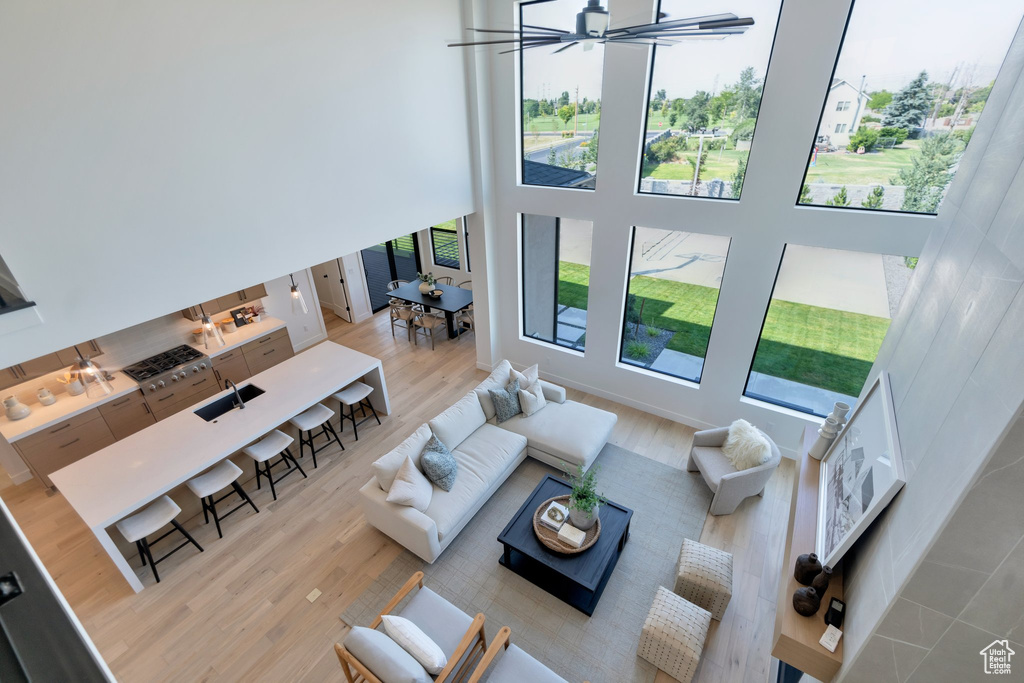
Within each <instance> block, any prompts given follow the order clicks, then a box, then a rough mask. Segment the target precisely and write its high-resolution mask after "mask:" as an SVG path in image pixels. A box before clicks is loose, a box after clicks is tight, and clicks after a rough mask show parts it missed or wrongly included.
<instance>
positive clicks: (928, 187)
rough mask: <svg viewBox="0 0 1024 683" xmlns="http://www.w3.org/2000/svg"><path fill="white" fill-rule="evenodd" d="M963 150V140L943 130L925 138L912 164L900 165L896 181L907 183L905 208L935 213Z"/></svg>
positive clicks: (904, 197) (894, 179)
mask: <svg viewBox="0 0 1024 683" xmlns="http://www.w3.org/2000/svg"><path fill="white" fill-rule="evenodd" d="M962 151H963V146H962V143H961V142H960V141H959V140H958V139H957V138H956V137H955V136H953V135H951V134H949V133H944V134H942V135H936V136H934V137H930V138H927V139H925V141H924V142H922V143H921V147H920V149H918V152H917V153H916V154H914V155H913V156H912V157H910V166H909V167H907V168H901V169H900V171H899V177H898V179H897V178H893V179H892V181H891V182H892V184H893V185H904V186H906V192H905V194H904V195H903V204H902V206H900V208H901V209H902V210H903V211H913V212H915V213H935V211H936V210H937V209H938V208H939V202H941V201H942V193H943V191H944V190H945V189H946V186H947V185H949V181H950V180H952V178H953V174H952V173H950V172H949V169H950V168H952V166H953V164H954V163H956V161H957V160H958V159H959V157H960V153H961V152H962Z"/></svg>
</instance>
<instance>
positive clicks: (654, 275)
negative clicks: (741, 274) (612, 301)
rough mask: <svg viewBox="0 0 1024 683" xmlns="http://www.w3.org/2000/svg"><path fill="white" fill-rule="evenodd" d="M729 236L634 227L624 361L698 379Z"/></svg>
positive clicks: (715, 304) (625, 318)
mask: <svg viewBox="0 0 1024 683" xmlns="http://www.w3.org/2000/svg"><path fill="white" fill-rule="evenodd" d="M728 253H729V238H728V237H719V236H715V235H700V234H697V233H692V232H678V231H674V230H659V229H655V228H640V227H637V228H633V241H632V257H631V259H630V271H629V284H628V290H627V294H626V312H625V315H623V327H622V348H621V350H620V357H619V359H620V360H621V361H622V362H623V363H627V364H629V365H635V366H638V367H642V368H647V369H649V370H653V371H654V372H660V373H662V374H665V375H669V376H671V377H678V378H680V379H686V380H690V381H692V382H700V376H701V372H702V370H703V369H704V355H705V353H706V352H707V348H708V341H709V338H710V337H711V323H712V322H713V321H714V319H715V308H716V307H717V305H718V288H719V286H720V285H721V282H722V275H723V273H724V272H725V259H726V257H727V256H728Z"/></svg>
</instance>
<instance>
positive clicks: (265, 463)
mask: <svg viewBox="0 0 1024 683" xmlns="http://www.w3.org/2000/svg"><path fill="white" fill-rule="evenodd" d="M263 466H264V467H265V468H266V470H267V481H269V482H270V493H271V494H272V495H273V496H274V500H277V489H275V488H274V475H273V474H271V472H270V460H269V459H267V460H264V461H263Z"/></svg>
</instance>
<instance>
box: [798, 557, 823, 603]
mask: <svg viewBox="0 0 1024 683" xmlns="http://www.w3.org/2000/svg"><path fill="white" fill-rule="evenodd" d="M820 573H821V562H818V556H817V555H815V554H814V553H808V554H807V555H801V556H800V557H798V558H796V568H795V569H794V570H793V578H794V579H796V581H797V583H799V584H802V585H804V586H810V585H811V581H813V580H814V577H815V576H817V575H818V574H820ZM818 597H819V599H820V597H821V596H818Z"/></svg>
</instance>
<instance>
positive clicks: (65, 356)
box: [57, 339, 103, 367]
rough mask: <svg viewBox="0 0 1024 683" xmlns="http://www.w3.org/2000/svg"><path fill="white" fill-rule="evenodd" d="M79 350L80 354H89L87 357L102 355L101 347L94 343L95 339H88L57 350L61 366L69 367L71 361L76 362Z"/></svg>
mask: <svg viewBox="0 0 1024 683" xmlns="http://www.w3.org/2000/svg"><path fill="white" fill-rule="evenodd" d="M79 352H81V355H84V356H89V358H95V357H96V356H102V355H103V349H101V348H100V345H99V344H97V343H96V340H95V339H90V340H89V341H86V342H82V343H81V344H75V345H74V346H69V347H68V348H66V349H61V350H60V351H58V352H57V358H59V359H60V364H61V365H62V366H63V367H69V366H70V365H72V364H73V363H77V362H78V358H79Z"/></svg>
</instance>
